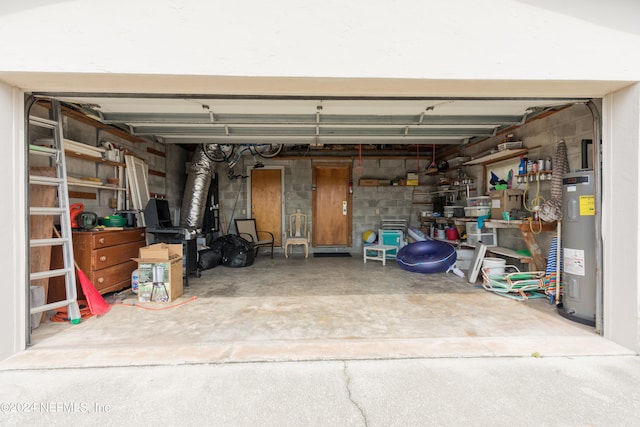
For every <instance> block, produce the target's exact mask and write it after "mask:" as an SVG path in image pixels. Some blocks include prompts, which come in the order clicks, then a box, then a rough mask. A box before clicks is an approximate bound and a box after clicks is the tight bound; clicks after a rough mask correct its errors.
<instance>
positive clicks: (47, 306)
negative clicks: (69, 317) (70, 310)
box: [29, 300, 72, 314]
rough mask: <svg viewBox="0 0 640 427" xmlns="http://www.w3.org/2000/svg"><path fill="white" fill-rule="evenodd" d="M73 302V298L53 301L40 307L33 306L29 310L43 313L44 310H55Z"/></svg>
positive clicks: (33, 312) (31, 312)
mask: <svg viewBox="0 0 640 427" xmlns="http://www.w3.org/2000/svg"><path fill="white" fill-rule="evenodd" d="M71 302H72V301H71V300H64V301H58V302H51V303H49V304H45V305H40V306H38V307H32V308H31V310H29V313H30V314H37V313H42V312H43V311H49V310H55V309H56V308H61V307H66V306H68V305H69V304H70V303H71Z"/></svg>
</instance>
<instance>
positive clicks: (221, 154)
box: [202, 144, 236, 162]
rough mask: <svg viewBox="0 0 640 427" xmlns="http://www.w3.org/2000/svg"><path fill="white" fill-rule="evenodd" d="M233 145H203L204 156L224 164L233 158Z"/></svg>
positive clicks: (234, 147)
mask: <svg viewBox="0 0 640 427" xmlns="http://www.w3.org/2000/svg"><path fill="white" fill-rule="evenodd" d="M235 149H236V146H235V145H231V144H203V145H202V150H203V151H204V155H205V156H207V157H208V158H209V159H210V160H213V161H214V162H226V161H228V160H229V159H231V158H232V157H233V151H234V150H235Z"/></svg>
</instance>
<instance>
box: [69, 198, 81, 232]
mask: <svg viewBox="0 0 640 427" xmlns="http://www.w3.org/2000/svg"><path fill="white" fill-rule="evenodd" d="M83 210H84V205H83V204H82V203H74V204H72V205H71V206H69V218H70V219H71V228H80V225H78V215H80V214H81V213H82V211H83Z"/></svg>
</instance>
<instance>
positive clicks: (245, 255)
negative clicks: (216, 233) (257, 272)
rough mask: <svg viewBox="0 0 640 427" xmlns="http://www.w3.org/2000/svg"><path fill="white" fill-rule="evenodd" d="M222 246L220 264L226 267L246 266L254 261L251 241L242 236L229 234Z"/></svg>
mask: <svg viewBox="0 0 640 427" xmlns="http://www.w3.org/2000/svg"><path fill="white" fill-rule="evenodd" d="M225 239H226V242H225V244H224V246H223V248H222V264H223V265H226V266H227V267H247V266H249V265H252V264H253V261H255V249H254V247H253V243H251V242H249V241H248V240H245V239H243V238H242V237H240V236H238V235H235V234H229V235H227V236H225Z"/></svg>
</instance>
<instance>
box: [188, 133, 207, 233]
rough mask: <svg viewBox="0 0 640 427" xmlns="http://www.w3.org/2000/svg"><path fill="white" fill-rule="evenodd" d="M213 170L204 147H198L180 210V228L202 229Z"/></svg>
mask: <svg viewBox="0 0 640 427" xmlns="http://www.w3.org/2000/svg"><path fill="white" fill-rule="evenodd" d="M212 176H213V168H212V164H211V160H209V158H208V157H207V156H205V154H204V151H203V150H202V145H200V146H198V148H197V149H196V152H195V153H194V155H193V159H192V160H191V167H190V168H189V175H188V176H187V183H186V185H185V188H184V197H183V198H182V209H181V210H180V226H181V227H186V228H190V229H195V228H202V221H203V218H204V210H205V208H206V204H207V194H208V193H209V186H210V185H211V178H212Z"/></svg>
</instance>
